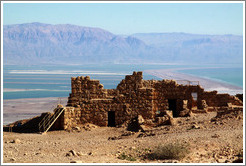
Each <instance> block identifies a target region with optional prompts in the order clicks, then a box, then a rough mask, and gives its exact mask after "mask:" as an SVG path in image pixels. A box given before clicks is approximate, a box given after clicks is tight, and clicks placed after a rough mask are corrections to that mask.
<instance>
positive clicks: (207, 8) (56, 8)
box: [2, 2, 244, 35]
mask: <svg viewBox="0 0 246 166" xmlns="http://www.w3.org/2000/svg"><path fill="white" fill-rule="evenodd" d="M2 3H3V25H10V24H22V23H31V22H41V23H47V24H74V25H80V26H86V27H98V28H102V29H106V30H108V31H110V32H112V33H114V34H122V35H131V34H134V33H163V32H184V33H192V34H212V35H213V34H217V35H223V34H233V35H243V5H244V4H243V3H184V2H181V3H59V2H58V3H7V2H2Z"/></svg>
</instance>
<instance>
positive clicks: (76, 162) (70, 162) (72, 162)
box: [70, 160, 82, 163]
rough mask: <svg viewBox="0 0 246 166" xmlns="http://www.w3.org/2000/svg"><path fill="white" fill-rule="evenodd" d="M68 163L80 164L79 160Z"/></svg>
mask: <svg viewBox="0 0 246 166" xmlns="http://www.w3.org/2000/svg"><path fill="white" fill-rule="evenodd" d="M70 163H82V161H80V160H75V161H70Z"/></svg>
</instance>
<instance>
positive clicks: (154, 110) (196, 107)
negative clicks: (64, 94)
mask: <svg viewBox="0 0 246 166" xmlns="http://www.w3.org/2000/svg"><path fill="white" fill-rule="evenodd" d="M71 87H72V93H70V95H69V97H68V102H67V106H66V107H65V111H64V112H63V113H62V114H61V116H60V117H59V118H58V119H57V121H56V122H55V124H54V126H53V127H52V128H54V129H63V130H70V129H71V128H74V127H76V126H78V125H81V124H85V123H92V124H95V125H98V126H109V127H115V126H121V125H124V124H125V123H126V122H131V121H132V120H134V119H136V118H137V119H139V118H140V119H143V120H144V121H145V124H147V125H152V126H158V125H162V124H166V123H167V122H168V121H167V120H169V122H170V123H172V119H173V117H174V118H175V117H179V116H189V114H190V113H192V112H207V111H218V110H219V109H222V108H228V106H242V105H243V102H242V101H241V100H240V99H238V98H237V97H235V96H231V95H229V94H217V91H210V92H208V91H204V89H203V88H202V87H201V86H200V85H181V84H177V82H176V81H174V80H143V74H142V72H133V74H132V75H126V76H125V79H123V80H122V81H121V82H120V83H119V84H118V86H117V88H116V89H104V88H103V85H102V84H100V82H99V80H91V79H90V77H89V76H86V77H83V76H80V77H76V78H75V77H72V78H71Z"/></svg>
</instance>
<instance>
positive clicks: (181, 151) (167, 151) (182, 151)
mask: <svg viewBox="0 0 246 166" xmlns="http://www.w3.org/2000/svg"><path fill="white" fill-rule="evenodd" d="M189 153H190V151H189V149H188V145H185V144H181V143H171V144H167V145H159V146H157V147H156V148H155V149H154V150H153V152H152V153H151V154H149V159H152V160H153V159H177V160H180V159H182V158H184V157H185V156H186V155H187V154H189Z"/></svg>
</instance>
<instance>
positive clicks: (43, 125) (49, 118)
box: [38, 107, 65, 133]
mask: <svg viewBox="0 0 246 166" xmlns="http://www.w3.org/2000/svg"><path fill="white" fill-rule="evenodd" d="M64 110H65V108H64V107H58V108H55V110H54V113H53V114H47V115H46V116H45V117H44V118H43V119H42V120H41V122H40V123H39V124H38V127H39V131H40V132H43V133H46V132H47V131H48V130H49V129H50V128H51V126H52V125H53V124H54V123H55V121H56V120H57V119H58V118H59V117H60V115H61V114H62V113H63V111H64Z"/></svg>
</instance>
